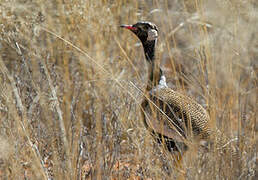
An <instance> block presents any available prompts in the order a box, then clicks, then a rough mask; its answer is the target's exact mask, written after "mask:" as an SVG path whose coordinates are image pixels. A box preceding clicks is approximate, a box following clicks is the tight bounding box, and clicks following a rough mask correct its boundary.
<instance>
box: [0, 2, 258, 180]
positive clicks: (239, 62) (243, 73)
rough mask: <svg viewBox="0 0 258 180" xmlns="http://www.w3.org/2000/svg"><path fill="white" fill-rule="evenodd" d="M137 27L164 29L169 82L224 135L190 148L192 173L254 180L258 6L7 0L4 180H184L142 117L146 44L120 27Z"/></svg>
mask: <svg viewBox="0 0 258 180" xmlns="http://www.w3.org/2000/svg"><path fill="white" fill-rule="evenodd" d="M138 20H149V21H152V22H154V23H155V24H157V25H158V27H159V33H160V37H159V41H158V47H157V48H158V52H157V53H158V58H159V59H160V61H161V64H162V65H163V67H164V69H165V70H166V73H167V76H168V77H169V78H168V81H169V86H170V87H172V88H173V89H175V90H178V91H180V92H182V93H184V94H187V95H189V96H191V97H193V99H195V100H196V101H198V102H199V103H200V104H202V105H203V106H204V107H205V108H206V109H207V110H208V111H209V114H210V117H211V119H212V123H213V126H214V129H216V128H217V129H219V130H220V131H221V132H222V133H224V134H226V136H227V137H228V141H227V143H225V144H223V145H221V144H218V145H216V140H218V139H219V138H220V135H219V134H218V135H217V136H216V137H214V139H215V142H214V146H212V147H211V150H210V151H209V152H205V153H203V152H200V151H197V150H196V149H195V148H194V147H190V149H191V150H190V151H189V153H187V154H186V157H185V159H184V160H183V165H184V168H185V170H186V175H185V176H186V178H188V179H255V178H257V174H255V173H257V172H256V161H257V156H256V155H257V152H256V151H257V149H256V143H257V138H256V132H257V130H258V129H257V126H256V117H257V99H258V98H257V73H258V36H257V34H258V23H257V22H258V3H257V1H256V0H249V1H242V0H234V1H233V0H232V1H225V0H217V1H213V0H207V1H200V0H196V1H191V0H182V1H178V0H171V1H158V0H153V1H151V0H148V1H142V0H140V1H139V0H132V1H122V0H117V1H111V0H110V1H105V0H102V1H68V0H64V1H61V0H55V1H49V0H47V1H41V0H35V1H30V0H14V1H9V0H1V3H0V120H1V124H0V179H48V178H49V179H50V178H52V177H53V179H173V178H176V177H178V176H180V175H181V173H182V172H181V170H180V169H178V168H175V166H174V165H173V161H172V160H171V155H170V154H169V153H167V152H166V151H164V149H163V148H162V147H161V146H159V145H158V144H156V142H155V141H153V139H152V138H151V136H150V135H149V133H148V132H147V130H146V129H145V128H144V126H143V123H142V121H141V120H142V118H141V113H140V109H139V108H140V103H141V100H142V90H144V87H145V82H146V81H145V80H146V67H145V65H146V64H145V61H144V56H143V53H142V47H141V46H140V44H139V41H138V39H137V38H136V37H133V36H132V35H131V34H129V33H128V32H125V31H122V30H120V29H119V25H120V24H123V23H128V24H132V23H135V22H137V21H138ZM227 146H230V147H231V146H233V147H234V148H235V149H236V151H237V153H238V156H239V159H238V160H237V161H234V160H233V157H232V156H231V153H230V151H227V150H225V147H227ZM222 149H223V150H222ZM193 154H197V156H195V155H193Z"/></svg>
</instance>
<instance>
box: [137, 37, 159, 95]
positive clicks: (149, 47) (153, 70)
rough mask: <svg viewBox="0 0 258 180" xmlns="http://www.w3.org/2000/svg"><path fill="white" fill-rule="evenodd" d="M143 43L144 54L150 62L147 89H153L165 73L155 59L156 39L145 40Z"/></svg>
mask: <svg viewBox="0 0 258 180" xmlns="http://www.w3.org/2000/svg"><path fill="white" fill-rule="evenodd" d="M142 44H143V48H144V54H145V57H146V60H147V62H148V66H149V67H148V71H149V72H148V74H149V79H148V84H147V89H146V90H147V91H150V90H152V89H153V88H154V87H156V86H157V85H158V84H159V81H160V78H161V76H162V75H163V72H162V70H161V69H160V67H159V63H158V62H157V61H156V60H155V45H156V40H153V41H145V42H144V43H142Z"/></svg>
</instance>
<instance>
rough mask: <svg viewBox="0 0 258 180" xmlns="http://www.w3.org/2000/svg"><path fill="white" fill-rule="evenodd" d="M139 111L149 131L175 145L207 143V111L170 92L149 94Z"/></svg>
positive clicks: (160, 89)
mask: <svg viewBox="0 0 258 180" xmlns="http://www.w3.org/2000/svg"><path fill="white" fill-rule="evenodd" d="M142 109H143V111H144V112H143V113H144V115H145V124H146V125H147V126H148V127H149V128H151V129H152V130H153V131H154V132H155V133H159V134H162V135H165V136H166V137H168V138H171V139H174V140H175V141H177V142H184V141H185V139H189V138H191V137H193V138H194V139H198V140H206V139H208V138H209V136H210V134H211V129H210V122H209V120H210V118H209V115H208V113H207V112H206V110H205V109H204V108H203V107H202V106H201V105H200V104H198V103H197V102H195V101H194V100H193V99H191V98H189V97H187V96H184V95H183V94H180V93H178V92H176V91H174V90H172V89H170V88H159V89H155V91H151V92H150V93H149V98H148V99H145V100H144V102H143V103H142Z"/></svg>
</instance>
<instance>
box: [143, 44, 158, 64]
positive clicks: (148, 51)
mask: <svg viewBox="0 0 258 180" xmlns="http://www.w3.org/2000/svg"><path fill="white" fill-rule="evenodd" d="M142 45H143V48H144V54H145V57H146V60H147V61H148V62H153V61H154V60H155V45H156V40H152V41H145V42H143V43H142Z"/></svg>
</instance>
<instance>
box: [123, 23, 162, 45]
mask: <svg viewBox="0 0 258 180" xmlns="http://www.w3.org/2000/svg"><path fill="white" fill-rule="evenodd" d="M120 27H122V28H126V29H129V30H130V31H132V32H133V33H134V34H136V36H138V38H139V39H140V40H141V42H142V43H143V44H145V43H146V42H148V41H154V40H156V39H157V38H158V28H157V26H156V25H155V24H153V23H151V22H148V21H140V22H137V23H136V24H133V25H121V26H120Z"/></svg>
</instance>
